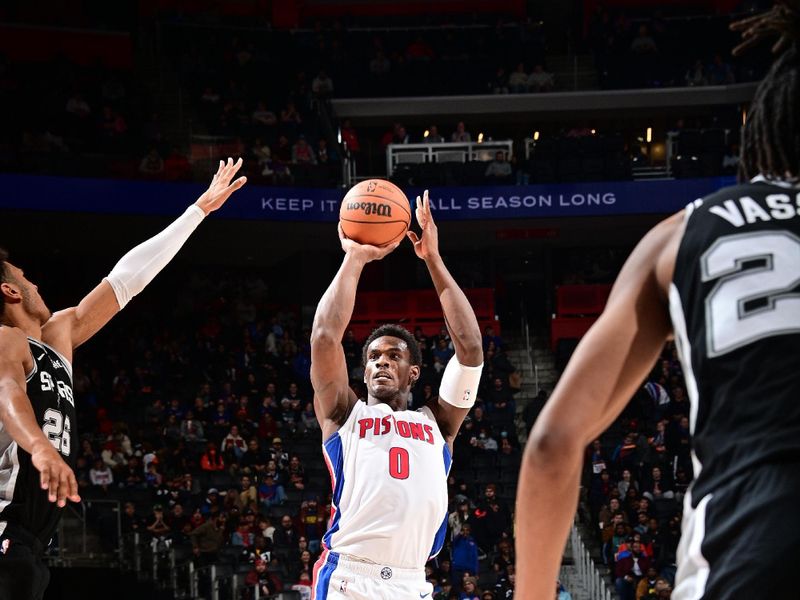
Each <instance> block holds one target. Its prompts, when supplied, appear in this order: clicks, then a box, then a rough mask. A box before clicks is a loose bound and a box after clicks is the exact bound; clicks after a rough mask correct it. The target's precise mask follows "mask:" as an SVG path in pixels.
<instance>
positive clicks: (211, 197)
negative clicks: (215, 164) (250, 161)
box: [195, 158, 247, 214]
mask: <svg viewBox="0 0 800 600" xmlns="http://www.w3.org/2000/svg"><path fill="white" fill-rule="evenodd" d="M241 167H242V159H241V158H240V159H239V160H237V161H236V162H233V159H232V158H228V162H224V161H219V168H218V169H217V172H216V173H214V178H213V179H212V180H211V185H209V186H208V189H207V190H206V191H205V192H203V195H202V196H200V197H199V198H198V199H197V202H195V204H197V206H199V207H200V208H201V209H202V210H203V212H204V213H206V214H208V213H211V212H214V211H215V210H217V209H218V208H219V207H220V206H222V205H223V204H225V201H226V200H227V199H228V198H230V195H231V194H232V193H233V192H235V191H236V190H238V189H239V188H240V187H242V186H243V185H244V184H245V183H247V177H244V176H242V177H239V178H238V179H236V180H235V181H234V182H233V183H231V179H233V177H234V175H236V173H237V172H238V171H239V169H240V168H241Z"/></svg>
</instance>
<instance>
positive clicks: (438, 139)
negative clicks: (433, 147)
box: [425, 125, 444, 144]
mask: <svg viewBox="0 0 800 600" xmlns="http://www.w3.org/2000/svg"><path fill="white" fill-rule="evenodd" d="M425 143H426V144H444V136H443V135H442V134H441V133H439V128H438V127H436V125H431V126H430V129H428V135H427V136H425Z"/></svg>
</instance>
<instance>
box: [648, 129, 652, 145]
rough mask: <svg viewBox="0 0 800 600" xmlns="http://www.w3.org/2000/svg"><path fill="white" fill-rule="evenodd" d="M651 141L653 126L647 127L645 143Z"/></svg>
mask: <svg viewBox="0 0 800 600" xmlns="http://www.w3.org/2000/svg"><path fill="white" fill-rule="evenodd" d="M652 141H653V128H652V127H648V128H647V143H648V144H649V143H650V142H652Z"/></svg>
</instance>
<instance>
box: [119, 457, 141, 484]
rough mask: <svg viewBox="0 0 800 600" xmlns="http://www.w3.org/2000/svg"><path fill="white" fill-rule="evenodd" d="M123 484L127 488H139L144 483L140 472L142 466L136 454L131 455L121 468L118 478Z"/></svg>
mask: <svg viewBox="0 0 800 600" xmlns="http://www.w3.org/2000/svg"><path fill="white" fill-rule="evenodd" d="M120 481H121V482H122V483H121V485H124V486H125V487H128V488H141V487H143V485H144V476H143V474H142V467H141V465H140V464H139V459H138V458H137V457H136V456H131V457H130V458H129V459H128V466H127V467H125V469H123V474H122V477H121V478H120Z"/></svg>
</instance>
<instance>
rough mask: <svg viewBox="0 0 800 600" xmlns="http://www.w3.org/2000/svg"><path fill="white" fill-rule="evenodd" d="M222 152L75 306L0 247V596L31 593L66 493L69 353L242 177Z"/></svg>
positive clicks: (44, 574) (21, 598)
mask: <svg viewBox="0 0 800 600" xmlns="http://www.w3.org/2000/svg"><path fill="white" fill-rule="evenodd" d="M241 164H242V161H241V159H240V160H239V161H238V162H236V163H234V162H233V160H231V159H228V162H227V163H223V162H222V161H220V166H219V169H218V171H217V173H216V174H215V175H214V179H213V181H212V183H211V186H210V187H209V188H208V190H206V192H205V193H203V194H202V195H201V196H200V198H199V199H198V200H197V201H196V202H195V203H194V204H193V205H191V206H190V207H189V208H188V209H187V210H186V212H185V213H184V214H183V215H182V216H181V217H179V218H178V219H177V220H175V221H174V222H173V223H172V224H171V225H169V227H167V228H166V229H165V230H164V231H162V232H161V233H159V234H157V235H156V236H154V237H153V238H151V239H149V240H147V241H145V242H143V243H142V244H140V245H139V246H137V247H136V248H134V249H133V250H131V251H130V252H129V253H128V254H126V255H125V256H124V257H123V258H122V259H120V261H119V262H118V263H117V265H116V266H115V267H114V269H113V270H112V271H111V273H109V275H108V276H107V277H106V278H105V279H104V280H103V281H102V282H101V283H100V284H99V285H98V286H97V287H96V288H95V289H94V290H92V292H90V293H89V295H88V296H86V297H85V298H84V299H83V300H82V301H81V302H80V304H79V305H78V306H76V307H74V308H68V309H66V310H62V311H59V312H57V313H55V314H51V313H50V311H49V310H48V308H47V306H46V304H45V303H44V301H43V300H42V297H41V296H40V295H39V291H38V288H37V287H36V286H35V285H34V284H33V283H31V282H30V281H28V279H27V278H26V277H25V273H24V272H23V271H22V270H21V269H20V268H19V267H17V266H15V265H13V264H11V263H10V262H8V260H7V258H8V256H7V254H6V253H5V252H4V251H0V600H29V599H30V600H36V599H39V598H41V597H42V596H43V594H44V590H45V588H46V587H47V582H48V579H49V574H48V571H47V567H46V566H45V564H44V562H43V560H42V557H43V554H44V551H45V549H46V548H47V545H48V544H49V543H50V539H51V537H52V536H53V533H54V532H55V530H56V527H57V525H58V520H59V518H60V515H61V511H62V510H63V507H64V506H65V504H66V502H67V500H70V501H72V502H78V501H80V496H79V495H78V485H77V482H76V480H75V476H74V474H73V472H72V468H71V467H72V466H73V465H74V461H75V451H76V450H77V448H74V447H73V446H74V445H75V444H74V441H75V440H77V435H76V423H75V400H74V398H73V393H72V365H71V361H72V356H73V351H74V349H75V348H77V347H78V346H80V345H81V344H82V343H84V342H85V341H87V340H88V339H89V338H91V337H92V336H93V335H94V334H95V333H97V332H98V331H99V330H100V329H101V328H102V327H103V326H104V325H105V324H106V323H108V321H109V320H110V319H111V318H112V317H113V316H114V315H115V314H116V313H117V312H118V311H119V310H121V309H122V308H123V307H124V306H125V305H126V304H127V302H128V301H129V300H130V299H131V298H132V297H133V296H135V295H136V294H138V293H139V292H140V291H142V289H144V287H145V286H146V285H147V284H148V283H149V282H150V281H151V280H152V279H153V277H155V276H156V274H158V272H159V271H160V270H161V269H162V268H163V267H164V266H165V265H166V264H167V263H168V262H169V261H170V260H171V259H172V257H173V256H175V254H176V253H177V252H178V250H179V249H180V248H181V246H182V245H183V243H184V242H185V241H186V240H187V239H188V237H189V235H190V234H191V233H192V231H194V229H195V228H196V227H197V225H199V223H200V222H201V221H202V220H203V218H204V217H205V216H206V215H207V214H208V213H210V212H212V211H214V210H217V209H218V208H219V207H220V206H222V205H223V204H224V203H225V201H226V200H227V199H228V198H229V197H230V195H231V194H232V193H233V192H234V191H235V190H237V189H239V188H240V187H242V185H244V183H245V178H244V177H240V178H238V179H236V180H235V181H233V182H231V180H232V179H233V177H234V176H235V175H236V173H237V171H238V170H239V168H240V167H241Z"/></svg>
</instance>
